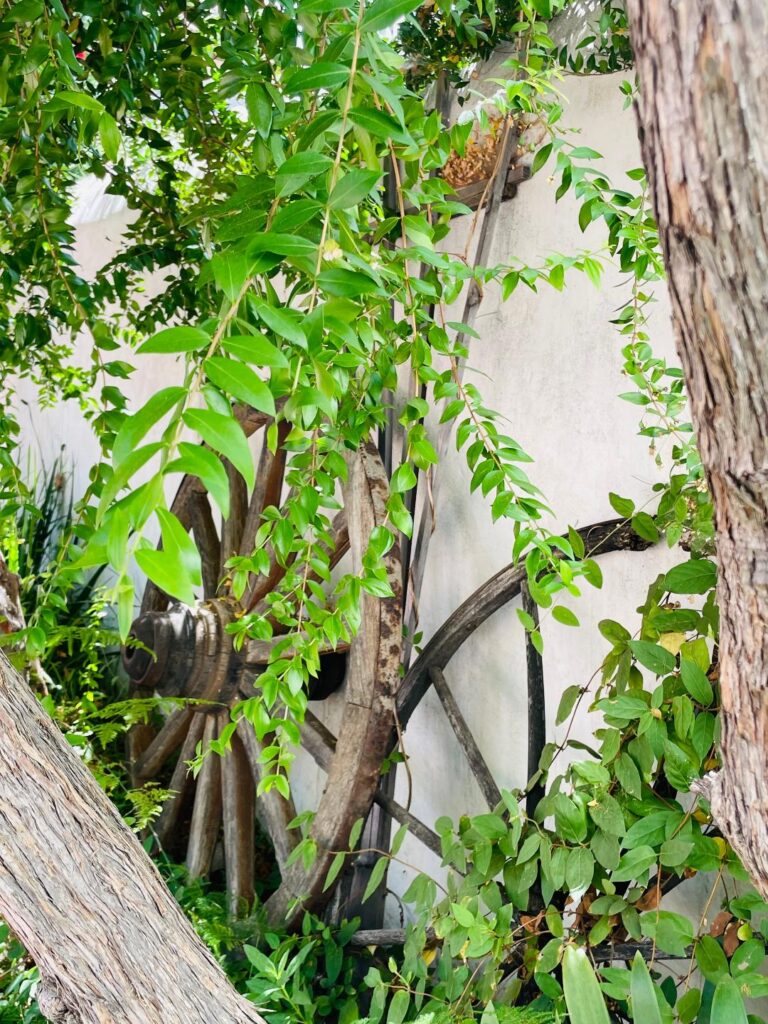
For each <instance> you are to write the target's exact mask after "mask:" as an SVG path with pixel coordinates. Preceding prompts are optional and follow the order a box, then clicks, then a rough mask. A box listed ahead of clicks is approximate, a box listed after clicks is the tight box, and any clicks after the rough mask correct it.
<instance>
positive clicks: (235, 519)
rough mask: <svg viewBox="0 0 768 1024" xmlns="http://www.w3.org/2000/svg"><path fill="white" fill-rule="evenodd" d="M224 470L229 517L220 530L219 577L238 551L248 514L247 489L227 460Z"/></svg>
mask: <svg viewBox="0 0 768 1024" xmlns="http://www.w3.org/2000/svg"><path fill="white" fill-rule="evenodd" d="M224 468H225V469H226V471H227V479H228V480H229V516H228V518H227V519H225V520H224V523H223V524H222V528H221V564H220V566H219V575H220V576H223V575H224V574H225V572H226V569H225V564H226V562H227V559H229V558H231V557H232V555H236V554H237V553H238V552H239V551H240V538H241V537H242V535H243V529H244V528H245V517H246V516H247V514H248V488H247V487H246V484H245V480H243V478H242V476H241V475H240V474H239V473H238V471H237V470H236V469H235V467H234V466H233V465H232V463H231V462H229V461H228V460H226V459H225V460H224Z"/></svg>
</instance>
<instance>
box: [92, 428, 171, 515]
mask: <svg viewBox="0 0 768 1024" xmlns="http://www.w3.org/2000/svg"><path fill="white" fill-rule="evenodd" d="M164 447H165V445H164V444H163V443H162V442H161V441H155V443H154V444H145V445H142V446H141V447H140V448H134V449H133V450H132V451H131V452H130V454H128V455H126V456H125V457H124V458H123V460H122V461H121V462H120V463H119V464H118V465H116V466H115V469H114V472H113V474H112V476H111V477H109V479H108V480H107V482H106V483H105V484H104V488H103V490H102V492H101V495H100V497H99V505H98V510H97V513H96V521H97V522H101V520H102V517H103V516H104V513H105V512H106V511H107V508H108V507H109V505H110V504H111V502H113V501H114V499H115V498H116V497H117V495H118V494H119V493H120V491H122V489H123V488H124V487H125V486H126V484H127V483H128V482H129V481H130V480H131V478H132V477H133V476H135V475H136V473H138V471H139V470H140V469H141V467H142V466H144V465H145V464H146V463H147V462H148V461H149V460H150V459H151V458H152V457H153V456H155V455H157V453H158V452H159V451H162V450H163V448H164Z"/></svg>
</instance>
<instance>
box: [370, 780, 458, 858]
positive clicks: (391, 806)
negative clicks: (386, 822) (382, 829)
mask: <svg viewBox="0 0 768 1024" xmlns="http://www.w3.org/2000/svg"><path fill="white" fill-rule="evenodd" d="M373 799H374V800H375V802H376V803H377V804H378V805H379V807H381V808H382V809H383V810H385V811H386V812H387V814H388V815H389V816H390V817H391V818H394V819H395V821H399V822H400V824H401V825H407V826H408V831H409V832H410V834H411V835H412V836H415V837H416V838H417V839H418V840H419V841H420V842H422V843H423V844H424V845H425V846H426V847H427V849H428V850H431V851H432V853H434V854H436V856H438V857H442V855H443V853H442V847H441V845H440V836H439V835H438V834H437V832H433V830H432V829H431V828H429V827H428V826H427V825H425V824H424V822H423V821H419V819H418V818H417V817H416V815H415V814H411V812H410V811H407V810H406V809H405V807H403V806H402V805H401V804H399V803H397V801H396V800H393V799H392V797H391V796H390V795H389V794H388V793H385V792H384V791H383V790H382V789H377V790H376V793H375V794H374V797H373Z"/></svg>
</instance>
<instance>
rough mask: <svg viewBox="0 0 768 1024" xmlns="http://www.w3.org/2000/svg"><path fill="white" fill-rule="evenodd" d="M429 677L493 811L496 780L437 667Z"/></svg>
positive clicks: (498, 798) (496, 799)
mask: <svg viewBox="0 0 768 1024" xmlns="http://www.w3.org/2000/svg"><path fill="white" fill-rule="evenodd" d="M429 675H430V679H431V681H432V685H433V686H434V688H435V691H436V693H437V696H438V697H439V698H440V703H441V704H442V705H443V710H444V711H445V714H446V717H447V718H448V721H449V722H450V723H451V728H452V729H453V731H454V734H455V736H456V739H457V740H458V741H459V745H460V747H461V749H462V750H463V751H464V756H465V757H466V759H467V761H468V762H469V767H470V768H471V769H472V774H473V775H474V776H475V779H476V780H477V784H478V786H479V787H480V791H481V793H482V794H483V797H484V798H485V802H486V803H487V804H488V806H489V807H490V809H491V810H494V809H495V808H496V807H497V806H498V805H499V804H500V803H501V790H500V789H499V787H498V786H497V785H496V780H495V779H494V777H493V775H492V774H491V770H490V768H489V767H488V763H487V762H486V760H485V758H484V757H483V755H482V752H481V750H480V748H479V747H478V745H477V743H476V742H475V737H474V736H473V735H472V733H471V732H470V729H469V726H468V725H467V722H466V719H465V718H464V716H463V715H462V713H461V710H460V708H459V705H458V704H457V703H456V698H455V697H454V696H453V694H452V693H451V690H450V687H449V686H448V682H447V680H446V678H445V675H444V674H443V670H442V669H441V668H437V667H434V668H431V669H430V670H429Z"/></svg>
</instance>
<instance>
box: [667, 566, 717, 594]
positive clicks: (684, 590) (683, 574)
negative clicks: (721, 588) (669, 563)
mask: <svg viewBox="0 0 768 1024" xmlns="http://www.w3.org/2000/svg"><path fill="white" fill-rule="evenodd" d="M716 582H717V566H716V565H715V563H714V562H711V561H710V560H709V559H708V558H691V559H690V561H688V562H683V563H682V565H676V566H675V567H674V569H670V570H669V572H668V573H667V575H666V576H665V577H664V586H665V588H666V589H667V590H669V591H671V592H672V593H673V594H706V592H707V591H708V590H711V589H712V587H714V585H715V583H716Z"/></svg>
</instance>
